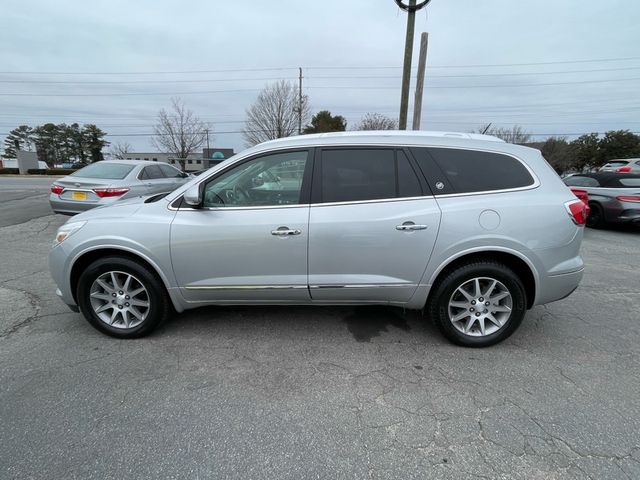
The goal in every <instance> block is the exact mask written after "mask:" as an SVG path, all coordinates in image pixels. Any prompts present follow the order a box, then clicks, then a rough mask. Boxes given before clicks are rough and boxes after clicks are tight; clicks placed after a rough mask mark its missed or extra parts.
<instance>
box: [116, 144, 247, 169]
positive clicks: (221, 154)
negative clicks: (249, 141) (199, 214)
mask: <svg viewBox="0 0 640 480" xmlns="http://www.w3.org/2000/svg"><path fill="white" fill-rule="evenodd" d="M233 155H235V152H234V151H233V148H205V149H203V150H202V153H192V154H191V155H189V156H188V157H187V159H186V161H185V165H184V166H185V170H186V171H187V172H196V171H198V170H206V169H208V168H210V167H212V166H214V165H217V164H218V163H220V162H223V161H224V160H226V159H227V158H229V157H232V156H233ZM125 159H126V160H148V161H150V162H164V163H168V164H170V165H175V166H176V167H178V168H180V160H178V159H177V158H175V157H173V156H172V155H171V154H169V153H161V152H129V153H127V156H126V157H125Z"/></svg>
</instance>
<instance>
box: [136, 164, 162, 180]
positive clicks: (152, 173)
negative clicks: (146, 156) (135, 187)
mask: <svg viewBox="0 0 640 480" xmlns="http://www.w3.org/2000/svg"><path fill="white" fill-rule="evenodd" d="M154 178H164V175H163V174H162V171H161V170H160V167H158V166H157V165H150V166H148V167H144V169H143V170H142V173H141V174H140V180H152V179H154Z"/></svg>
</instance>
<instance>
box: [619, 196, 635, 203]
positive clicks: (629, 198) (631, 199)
mask: <svg viewBox="0 0 640 480" xmlns="http://www.w3.org/2000/svg"><path fill="white" fill-rule="evenodd" d="M616 200H620V201H621V202H639V203H640V195H618V196H617V197H616Z"/></svg>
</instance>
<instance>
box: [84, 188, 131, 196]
mask: <svg viewBox="0 0 640 480" xmlns="http://www.w3.org/2000/svg"><path fill="white" fill-rule="evenodd" d="M93 191H94V192H96V195H98V196H99V197H100V198H105V197H120V196H122V195H124V194H125V193H127V192H128V191H129V189H128V188H94V189H93Z"/></svg>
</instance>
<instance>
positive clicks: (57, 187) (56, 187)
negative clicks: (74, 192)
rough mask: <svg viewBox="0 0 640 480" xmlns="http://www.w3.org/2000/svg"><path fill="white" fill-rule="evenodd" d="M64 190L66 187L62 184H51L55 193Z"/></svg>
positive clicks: (52, 191) (58, 193)
mask: <svg viewBox="0 0 640 480" xmlns="http://www.w3.org/2000/svg"><path fill="white" fill-rule="evenodd" d="M62 192H64V187H63V186H61V185H55V184H54V185H51V193H54V194H56V195H60V194H61V193H62Z"/></svg>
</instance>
